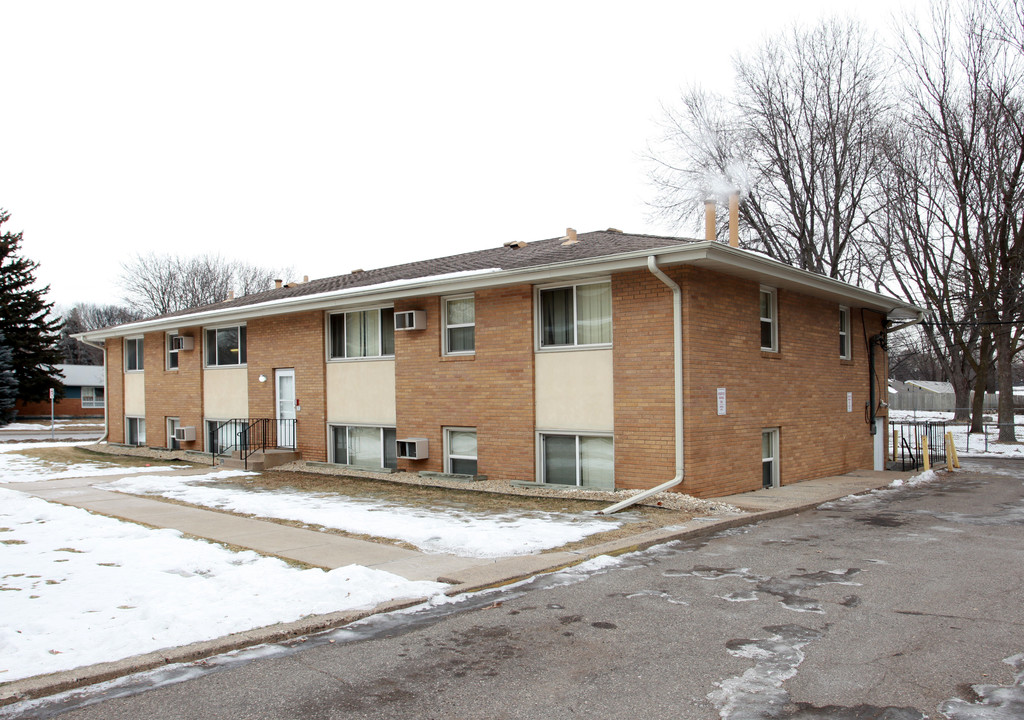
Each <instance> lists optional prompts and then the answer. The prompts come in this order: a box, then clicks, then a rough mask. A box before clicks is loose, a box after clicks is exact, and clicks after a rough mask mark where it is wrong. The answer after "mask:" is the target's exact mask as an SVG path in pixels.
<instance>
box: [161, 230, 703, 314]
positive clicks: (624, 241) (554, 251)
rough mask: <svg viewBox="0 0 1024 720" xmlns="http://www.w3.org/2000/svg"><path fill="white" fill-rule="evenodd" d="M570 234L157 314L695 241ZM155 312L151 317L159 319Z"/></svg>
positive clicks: (603, 232) (606, 232) (616, 233)
mask: <svg viewBox="0 0 1024 720" xmlns="http://www.w3.org/2000/svg"><path fill="white" fill-rule="evenodd" d="M564 242H565V237H557V238H548V239H547V240H537V241H535V242H530V243H526V244H525V245H523V247H507V246H505V247H497V248H490V249H488V250H477V251H474V252H468V253H462V254H459V255H449V256H447V257H441V258H434V259H430V260H420V261H418V262H411V263H404V264H402V265H392V266H390V267H384V268H378V269H375V270H364V271H361V272H355V273H349V274H347V275H335V276H333V277H327V278H320V279H315V280H310V281H309V282H306V283H301V284H293V285H290V286H288V287H282V288H279V289H273V290H266V291H264V292H260V293H253V294H251V295H244V296H242V297H238V298H234V299H232V300H226V301H224V302H219V303H214V304H212V305H206V306H202V307H194V308H189V309H187V310H182V311H179V312H174V313H168V314H167V315H161V316H158V318H171V317H176V316H178V315H185V314H191V313H196V312H202V311H203V310H206V309H213V308H217V309H228V308H242V307H246V306H249V305H256V304H258V303H264V302H270V301H273V300H282V299H286V298H297V297H302V296H305V295H316V294H318V293H327V292H332V291H337V290H345V289H349V288H357V287H367V286H370V285H378V284H380V283H386V282H393V281H395V280H414V279H416V278H427V277H432V276H435V275H444V274H447V273H455V272H465V271H471V270H490V269H494V268H497V269H501V270H521V269H527V268H531V267H541V266H544V265H552V264H556V263H563V262H572V261H574V260H587V259H592V258H600V257H607V256H610V255H617V254H620V253H628V252H634V251H642V250H653V249H655V248H663V247H669V246H673V245H680V244H683V243H688V242H696V241H695V240H689V239H684V238H675V237H663V236H658V235H632V234H629V233H624V232H620V231H617V230H601V231H597V232H585V233H579V234H578V235H577V242H576V243H574V244H571V245H563V243H564ZM158 318H150V319H158Z"/></svg>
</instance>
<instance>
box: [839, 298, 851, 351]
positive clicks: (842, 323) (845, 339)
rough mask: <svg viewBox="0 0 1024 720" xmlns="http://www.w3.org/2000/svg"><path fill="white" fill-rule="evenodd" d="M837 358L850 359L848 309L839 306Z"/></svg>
mask: <svg viewBox="0 0 1024 720" xmlns="http://www.w3.org/2000/svg"><path fill="white" fill-rule="evenodd" d="M839 357H840V358H842V359H843V360H849V359H850V308H848V307H843V306H842V305H840V306H839Z"/></svg>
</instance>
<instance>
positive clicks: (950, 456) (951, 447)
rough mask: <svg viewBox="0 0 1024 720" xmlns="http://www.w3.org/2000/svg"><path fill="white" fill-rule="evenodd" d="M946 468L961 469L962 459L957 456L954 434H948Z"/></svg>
mask: <svg viewBox="0 0 1024 720" xmlns="http://www.w3.org/2000/svg"><path fill="white" fill-rule="evenodd" d="M946 467H951V468H959V467H960V458H958V457H957V455H956V443H954V442H953V433H952V432H948V433H946Z"/></svg>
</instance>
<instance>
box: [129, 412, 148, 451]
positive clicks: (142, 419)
mask: <svg viewBox="0 0 1024 720" xmlns="http://www.w3.org/2000/svg"><path fill="white" fill-rule="evenodd" d="M129 420H135V421H140V420H141V421H142V428H143V438H142V442H141V443H139V444H138V445H132V444H131V443H129V442H128V421H129ZM145 428H146V416H145V415H125V416H124V444H125V445H130V446H131V447H146V438H145ZM137 434H138V426H136V435H137Z"/></svg>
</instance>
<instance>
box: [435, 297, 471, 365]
mask: <svg viewBox="0 0 1024 720" xmlns="http://www.w3.org/2000/svg"><path fill="white" fill-rule="evenodd" d="M467 299H470V300H472V301H473V322H471V323H455V324H452V325H449V324H448V302H449V301H451V300H467ZM467 327H471V328H473V349H472V350H449V349H448V329H449V328H467ZM441 354H442V355H447V356H460V355H463V356H464V355H476V295H475V294H474V293H463V294H461V295H448V296H446V297H442V298H441Z"/></svg>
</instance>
